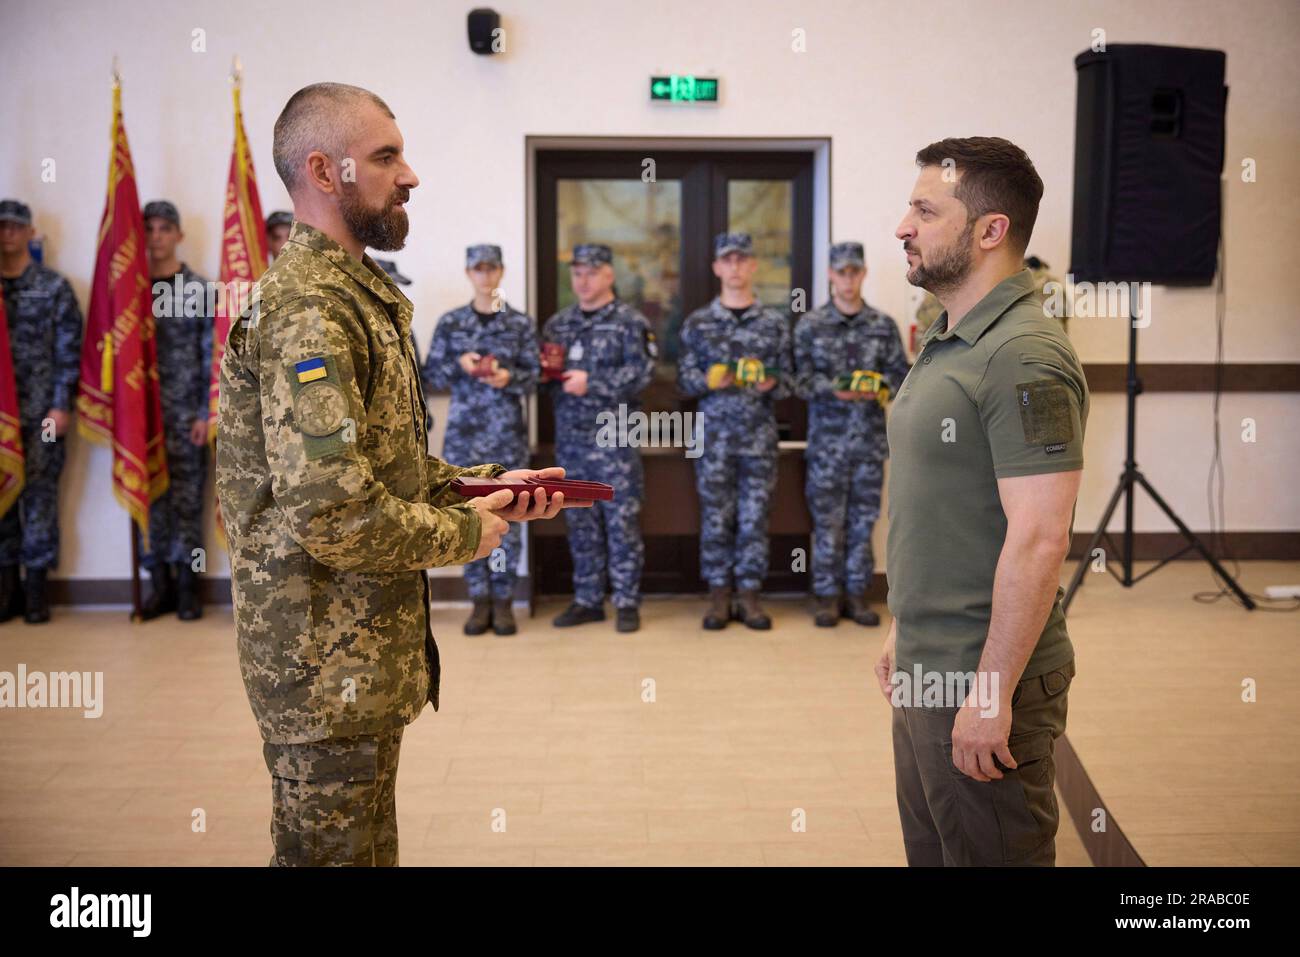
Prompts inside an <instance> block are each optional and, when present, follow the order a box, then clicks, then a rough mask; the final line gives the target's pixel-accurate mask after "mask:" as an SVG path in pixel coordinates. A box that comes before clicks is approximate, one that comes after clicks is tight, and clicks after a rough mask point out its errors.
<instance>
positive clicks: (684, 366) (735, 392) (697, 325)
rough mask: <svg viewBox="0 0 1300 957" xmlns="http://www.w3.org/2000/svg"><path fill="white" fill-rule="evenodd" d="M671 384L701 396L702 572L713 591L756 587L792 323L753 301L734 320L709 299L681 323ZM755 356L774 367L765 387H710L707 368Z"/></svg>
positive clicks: (762, 568) (762, 566) (763, 563)
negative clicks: (674, 380)
mask: <svg viewBox="0 0 1300 957" xmlns="http://www.w3.org/2000/svg"><path fill="white" fill-rule="evenodd" d="M680 350H681V351H680V357H679V359H678V366H677V384H678V388H680V389H681V391H682V392H684V393H685V394H686V395H688V396H699V397H700V404H699V413H698V414H699V416H700V423H701V430H702V431H701V434H702V438H703V450H702V454H701V455H700V457H699V458H698V459H696V461H695V488H696V491H697V493H698V494H699V499H700V571H701V573H702V574H703V576H704V579H705V581H707V582H708V584H709V587H711V588H730V587H732V586H733V584H734V586H735V587H736V588H737V589H738V590H740V591H757V590H758V589H759V588H760V587H761V586H762V583H763V578H764V576H765V575H766V574H767V561H768V555H767V524H768V512H769V510H770V508H771V504H772V493H773V491H774V490H775V488H776V463H777V431H776V414H775V412H774V410H773V404H774V403H775V402H776V401H777V400H778V399H783V398H785V397H786V396H788V395H789V394H790V381H791V378H792V376H793V374H794V364H793V359H792V357H791V354H790V324H789V322H788V321H787V320H786V318H785V316H783V315H782V314H781V313H780V312H778V311H777V310H775V309H771V308H769V307H767V306H764V305H762V304H761V303H759V302H757V301H756V302H754V303H753V305H751V306H750V307H749V308H748V309H746V310H745V312H744V313H742V314H741V317H740V318H739V319H737V318H736V317H735V315H733V314H732V312H731V310H730V309H728V308H727V307H726V306H724V305H723V304H722V300H721V299H719V298H716V297H715V298H714V300H713V301H712V302H711V303H709V304H708V305H707V306H704V307H702V308H700V309H697V310H695V311H694V312H693V313H691V314H690V315H689V316H687V317H686V322H684V323H683V324H682V332H681V346H680ZM744 357H754V358H757V359H761V360H762V361H763V364H764V365H765V366H766V367H768V369H777V370H780V371H779V372H778V373H777V375H778V379H777V384H776V385H775V386H774V387H773V388H772V389H771V390H770V391H768V392H760V391H759V390H758V389H756V388H754V387H752V386H735V385H733V386H730V387H728V388H726V389H710V388H709V385H708V372H709V367H710V366H712V365H714V364H716V363H734V362H735V361H736V360H737V359H740V358H744Z"/></svg>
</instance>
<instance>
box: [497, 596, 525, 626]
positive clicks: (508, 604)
mask: <svg viewBox="0 0 1300 957" xmlns="http://www.w3.org/2000/svg"><path fill="white" fill-rule="evenodd" d="M518 630H519V629H518V628H517V627H515V609H514V607H513V605H512V600H511V599H509V598H493V599H492V631H493V632H495V633H496V634H498V635H513V634H514V633H515V632H516V631H518Z"/></svg>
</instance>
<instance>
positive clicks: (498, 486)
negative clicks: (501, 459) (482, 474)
mask: <svg viewBox="0 0 1300 957" xmlns="http://www.w3.org/2000/svg"><path fill="white" fill-rule="evenodd" d="M451 487H452V490H453V491H454V492H456V494H457V495H463V496H465V497H466V498H478V497H479V496H481V495H491V494H492V493H493V492H499V491H501V490H502V489H503V488H508V489H510V490H511V491H513V492H514V493H515V498H516V499H518V498H519V495H520V493H521V492H532V491H535V490H537V489H539V488H541V489H545V490H546V495H547V497H548V498H549V497H550V496H552V495H554V494H555V493H556V492H563V493H564V498H565V500H566V501H569V502H601V501H609V500H610V499H612V498H613V497H614V486H612V485H606V484H605V483H604V482H582V481H579V480H578V479H499V478H458V479H452V482H451Z"/></svg>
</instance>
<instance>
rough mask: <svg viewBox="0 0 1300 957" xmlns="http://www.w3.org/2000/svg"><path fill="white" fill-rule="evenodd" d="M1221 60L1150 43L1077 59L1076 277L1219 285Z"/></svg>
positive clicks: (1211, 53) (1210, 53) (1224, 97)
mask: <svg viewBox="0 0 1300 957" xmlns="http://www.w3.org/2000/svg"><path fill="white" fill-rule="evenodd" d="M1226 60H1227V57H1226V55H1225V54H1224V53H1223V51H1221V50H1196V49H1189V48H1186V47H1169V46H1154V45H1150V44H1110V45H1109V46H1108V47H1107V48H1106V50H1104V51H1101V52H1096V51H1089V52H1086V53H1081V54H1079V55H1078V56H1077V57H1075V60H1074V66H1075V70H1076V71H1077V73H1078V77H1079V96H1078V108H1077V111H1076V114H1075V128H1074V215H1073V222H1072V228H1071V232H1072V236H1071V244H1070V273H1071V274H1072V275H1073V276H1074V278H1075V279H1076V280H1088V281H1092V282H1097V281H1116V282H1119V281H1127V282H1153V283H1161V284H1168V285H1208V284H1209V283H1211V282H1213V281H1214V274H1215V265H1216V262H1217V257H1218V248H1219V230H1220V227H1221V222H1222V208H1221V196H1220V189H1219V177H1220V176H1221V174H1222V172H1223V150H1224V122H1225V115H1226V111H1227V101H1228V89H1227V87H1226V86H1224V70H1225V66H1226Z"/></svg>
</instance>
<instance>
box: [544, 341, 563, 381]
mask: <svg viewBox="0 0 1300 957" xmlns="http://www.w3.org/2000/svg"><path fill="white" fill-rule="evenodd" d="M563 378H564V346H563V345H561V344H560V343H558V342H543V343H542V381H543V382H554V381H556V380H557V379H563Z"/></svg>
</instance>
